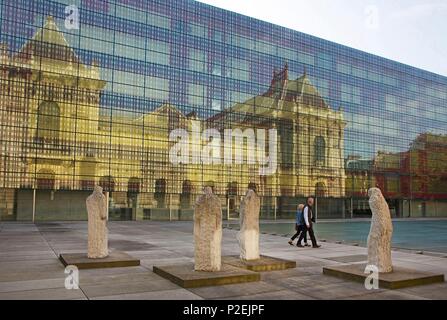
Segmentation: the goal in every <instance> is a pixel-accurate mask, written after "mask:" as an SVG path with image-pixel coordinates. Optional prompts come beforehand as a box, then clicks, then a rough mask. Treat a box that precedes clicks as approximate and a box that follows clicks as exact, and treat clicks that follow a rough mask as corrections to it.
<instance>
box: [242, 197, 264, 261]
mask: <svg viewBox="0 0 447 320" xmlns="http://www.w3.org/2000/svg"><path fill="white" fill-rule="evenodd" d="M260 206H261V203H260V200H259V197H258V195H257V194H256V192H254V191H253V190H251V189H248V190H247V193H246V194H245V197H244V199H243V200H242V203H241V207H240V215H239V219H240V220H239V223H240V231H239V233H238V241H239V247H240V249H241V255H240V257H241V259H242V260H257V259H259V258H260V256H259V210H260Z"/></svg>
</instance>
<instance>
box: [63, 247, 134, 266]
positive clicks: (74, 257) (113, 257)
mask: <svg viewBox="0 0 447 320" xmlns="http://www.w3.org/2000/svg"><path fill="white" fill-rule="evenodd" d="M59 260H61V262H62V264H63V265H64V266H68V265H74V266H76V267H77V268H78V269H96V268H121V267H134V266H139V265H140V260H138V259H135V258H133V257H131V256H129V255H128V254H127V253H124V252H121V251H112V252H110V254H109V255H108V256H107V257H106V258H97V259H91V258H87V254H86V253H61V254H60V256H59Z"/></svg>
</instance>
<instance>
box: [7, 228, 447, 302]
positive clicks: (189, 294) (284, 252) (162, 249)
mask: <svg viewBox="0 0 447 320" xmlns="http://www.w3.org/2000/svg"><path fill="white" fill-rule="evenodd" d="M38 226H39V228H40V230H41V231H40V232H39V228H38V227H36V226H35V225H34V224H31V223H16V222H14V223H5V222H0V228H1V231H0V294H1V296H0V298H2V299H3V298H4V299H74V300H83V299H244V300H250V299H261V300H262V299H281V300H286V299H297V300H307V299H371V300H372V299H447V283H446V282H443V283H437V284H429V285H424V286H416V287H408V288H403V289H394V290H388V289H385V288H381V289H379V290H366V289H365V288H364V285H363V284H362V283H357V282H353V281H350V280H345V279H341V278H336V277H332V276H327V275H324V274H322V269H323V267H327V266H339V265H341V264H346V263H352V264H354V263H357V264H358V263H362V261H361V260H360V259H361V258H362V256H363V257H366V253H367V250H366V248H364V247H355V246H351V245H348V244H343V243H342V244H336V243H331V242H322V243H321V244H322V248H320V249H313V248H297V247H291V246H290V245H289V244H288V243H287V240H288V238H285V237H282V236H273V235H264V234H263V235H261V236H260V248H261V250H262V252H263V254H265V255H268V256H271V257H275V258H280V259H286V260H291V261H295V262H296V263H297V268H292V269H286V270H279V271H274V272H262V273H259V274H260V278H261V279H260V281H257V282H247V283H239V284H228V285H223V286H210V287H200V288H181V287H180V286H178V285H176V284H174V283H172V282H171V281H168V280H167V279H164V278H163V277H160V276H159V275H157V274H155V273H153V272H152V268H153V266H154V265H155V266H158V265H177V264H188V263H189V264H192V263H193V252H194V240H193V224H192V222H190V221H187V222H158V221H119V222H118V221H117V222H115V221H110V222H109V224H108V228H109V239H110V240H111V241H113V243H114V244H116V246H117V247H120V248H123V250H122V251H123V252H126V253H128V254H129V255H131V256H132V257H134V258H135V259H139V260H140V266H134V267H123V268H104V269H103V268H100V269H82V270H80V274H79V276H80V279H79V280H80V288H81V289H80V290H67V289H65V277H66V274H65V273H64V266H63V265H62V264H61V263H60V261H59V260H58V256H59V253H69V252H71V253H76V252H84V251H85V250H86V246H87V222H85V221H81V222H57V223H44V224H42V223H40V224H39V225H38ZM43 228H44V229H43ZM42 230H43V231H44V232H42ZM237 232H238V231H237V230H224V232H223V239H222V253H223V255H238V254H239V245H238V242H237V238H236V234H237ZM127 249H129V250H127ZM392 255H393V263H394V265H395V266H397V267H402V268H408V269H418V270H419V269H421V270H423V271H427V272H434V273H440V274H445V275H447V259H446V258H442V257H440V256H431V255H428V254H415V253H414V252H411V251H403V250H399V251H396V250H393V251H392ZM357 259H358V261H353V260H357ZM53 261H54V262H53ZM242 270H243V269H242Z"/></svg>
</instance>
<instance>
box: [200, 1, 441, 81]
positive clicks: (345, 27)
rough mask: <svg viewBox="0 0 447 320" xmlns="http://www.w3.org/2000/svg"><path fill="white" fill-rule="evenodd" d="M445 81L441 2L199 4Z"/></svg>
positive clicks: (224, 2)
mask: <svg viewBox="0 0 447 320" xmlns="http://www.w3.org/2000/svg"><path fill="white" fill-rule="evenodd" d="M199 1H200V2H204V3H207V4H210V5H213V6H216V7H219V8H223V9H227V10H230V11H234V12H237V13H241V14H244V15H247V16H250V17H254V18H257V19H260V20H264V21H268V22H271V23H274V24H278V25H281V26H284V27H287V28H291V29H293V30H297V31H301V32H304V33H307V34H311V35H314V36H317V37H319V38H323V39H326V40H330V41H333V42H336V43H340V44H344V45H347V46H349V47H352V48H356V49H360V50H362V51H366V52H369V53H373V54H376V55H379V56H382V57H385V58H388V59H392V60H395V61H399V62H402V63H405V64H409V65H412V66H415V67H418V68H421V69H424V70H428V71H431V72H434V73H438V74H441V75H444V76H447V61H446V57H447V0H392V1H390V0H369V1H368V0H199Z"/></svg>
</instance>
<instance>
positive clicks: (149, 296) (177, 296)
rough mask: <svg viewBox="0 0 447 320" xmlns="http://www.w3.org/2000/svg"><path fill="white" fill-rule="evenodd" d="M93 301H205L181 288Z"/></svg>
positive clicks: (106, 297) (121, 295)
mask: <svg viewBox="0 0 447 320" xmlns="http://www.w3.org/2000/svg"><path fill="white" fill-rule="evenodd" d="M93 300H203V298H201V297H199V296H198V295H195V294H194V293H192V292H190V291H188V290H186V289H183V288H180V289H172V290H159V291H149V292H138V293H126V294H119V295H112V296H103V297H93Z"/></svg>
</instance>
